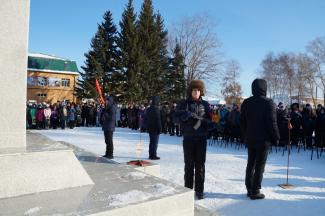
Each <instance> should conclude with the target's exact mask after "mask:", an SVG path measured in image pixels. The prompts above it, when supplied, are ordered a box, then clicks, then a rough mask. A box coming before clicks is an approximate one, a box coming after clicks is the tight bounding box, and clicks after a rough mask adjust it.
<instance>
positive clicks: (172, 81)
mask: <svg viewBox="0 0 325 216" xmlns="http://www.w3.org/2000/svg"><path fill="white" fill-rule="evenodd" d="M184 68H185V65H184V56H183V55H182V53H181V48H180V45H179V44H178V43H176V46H175V48H174V51H173V58H170V59H169V67H168V70H167V74H166V78H165V81H166V85H165V94H164V98H165V99H166V100H167V101H173V102H175V101H177V100H179V99H181V98H184V97H185V94H186V86H185V85H186V84H185V83H186V81H185V76H184Z"/></svg>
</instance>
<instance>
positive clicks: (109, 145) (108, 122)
mask: <svg viewBox="0 0 325 216" xmlns="http://www.w3.org/2000/svg"><path fill="white" fill-rule="evenodd" d="M101 120H102V122H103V124H102V130H103V131H104V136H105V143H106V152H105V155H104V156H103V157H107V158H109V159H113V158H114V156H113V151H114V146H113V132H114V131H115V121H116V104H115V102H114V99H113V97H112V96H108V97H107V98H106V104H105V108H104V109H103V111H102V113H101Z"/></svg>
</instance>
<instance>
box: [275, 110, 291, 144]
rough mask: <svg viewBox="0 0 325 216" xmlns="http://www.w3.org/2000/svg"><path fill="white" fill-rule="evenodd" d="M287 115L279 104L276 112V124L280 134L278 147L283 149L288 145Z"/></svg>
mask: <svg viewBox="0 0 325 216" xmlns="http://www.w3.org/2000/svg"><path fill="white" fill-rule="evenodd" d="M288 123H289V114H288V111H287V110H286V109H285V108H284V106H283V104H279V106H278V110H277V124H278V128H279V132H280V140H279V146H281V147H284V146H286V145H288V143H289V128H288Z"/></svg>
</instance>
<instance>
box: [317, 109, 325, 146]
mask: <svg viewBox="0 0 325 216" xmlns="http://www.w3.org/2000/svg"><path fill="white" fill-rule="evenodd" d="M315 141H316V147H318V148H323V147H325V108H324V107H321V108H320V109H319V112H318V115H317V117H316V130H315Z"/></svg>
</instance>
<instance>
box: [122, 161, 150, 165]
mask: <svg viewBox="0 0 325 216" xmlns="http://www.w3.org/2000/svg"><path fill="white" fill-rule="evenodd" d="M127 164H128V165H131V166H147V165H149V164H150V162H149V161H145V160H132V161H129V162H127Z"/></svg>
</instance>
